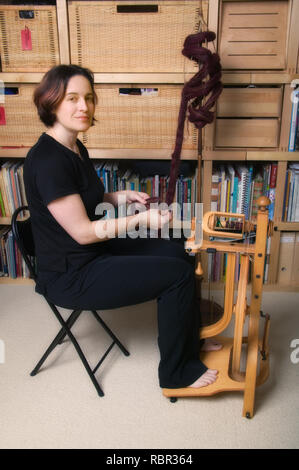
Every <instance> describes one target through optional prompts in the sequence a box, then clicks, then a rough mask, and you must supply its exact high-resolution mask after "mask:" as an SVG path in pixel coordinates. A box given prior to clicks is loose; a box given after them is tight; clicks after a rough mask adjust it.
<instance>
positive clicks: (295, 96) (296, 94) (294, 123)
mask: <svg viewBox="0 0 299 470" xmlns="http://www.w3.org/2000/svg"><path fill="white" fill-rule="evenodd" d="M298 100H299V89H296V90H294V91H293V92H292V103H293V104H292V114H291V124H290V136H289V148H288V150H289V152H294V151H295V150H296V137H297V136H296V134H297V131H298Z"/></svg>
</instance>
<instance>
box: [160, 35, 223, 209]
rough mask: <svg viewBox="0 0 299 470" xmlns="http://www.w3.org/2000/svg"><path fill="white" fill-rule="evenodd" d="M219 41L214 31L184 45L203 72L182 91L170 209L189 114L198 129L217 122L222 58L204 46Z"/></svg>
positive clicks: (190, 36)
mask: <svg viewBox="0 0 299 470" xmlns="http://www.w3.org/2000/svg"><path fill="white" fill-rule="evenodd" d="M215 38H216V34H215V33H213V32H212V31H205V32H200V33H196V34H190V35H189V36H187V38H186V39H185V42H184V48H183V50H182V54H183V55H184V56H186V57H188V58H189V59H191V60H194V61H195V62H197V63H198V65H199V66H201V68H200V70H199V72H198V73H196V74H195V75H194V77H192V78H191V80H189V82H187V83H186V84H185V85H184V87H183V90H182V98H181V105H180V110H179V116H178V127H177V133H176V141H175V148H174V152H173V154H172V157H171V167H170V178H169V184H168V189H167V193H166V203H167V204H168V205H170V204H171V203H172V202H173V198H174V194H175V187H176V180H177V177H178V172H179V167H180V157H181V150H182V144H183V138H184V124H185V118H186V113H187V110H188V112H189V114H188V119H189V121H190V122H192V123H193V124H194V125H195V127H197V129H202V128H203V127H204V126H205V125H206V124H209V123H211V122H212V121H213V119H214V113H213V112H212V111H210V109H211V108H212V107H213V106H214V105H215V103H216V100H217V98H218V97H219V95H220V94H221V92H222V89H223V85H222V83H221V64H220V57H219V55H218V54H216V53H212V52H211V51H210V50H209V49H207V48H205V47H203V46H202V44H203V43H204V42H206V41H207V42H210V41H214V39H215ZM208 77H209V79H208V80H207V81H206V82H203V80H204V79H205V78H208ZM210 93H211V96H210V97H209V98H208V100H207V101H206V103H205V104H204V105H203V106H202V105H201V101H202V99H203V98H204V97H206V96H208V95H209V94H210ZM191 99H193V101H192V102H191V103H190V104H189V106H188V102H189V101H190V100H191Z"/></svg>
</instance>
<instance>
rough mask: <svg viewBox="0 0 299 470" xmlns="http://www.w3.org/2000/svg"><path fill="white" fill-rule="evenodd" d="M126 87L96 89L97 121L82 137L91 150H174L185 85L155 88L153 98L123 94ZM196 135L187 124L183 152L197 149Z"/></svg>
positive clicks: (190, 125)
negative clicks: (121, 90) (183, 86)
mask: <svg viewBox="0 0 299 470" xmlns="http://www.w3.org/2000/svg"><path fill="white" fill-rule="evenodd" d="M124 86H126V87H127V88H128V85H120V86H119V85H97V86H95V90H96V93H97V96H98V105H97V107H96V114H95V118H96V120H97V122H96V123H95V126H93V127H91V128H90V129H89V131H88V132H87V133H86V134H84V135H83V142H84V143H85V144H86V145H87V146H88V147H90V148H111V149H116V148H117V149H126V148H131V149H135V148H136V149H169V150H172V149H173V147H174V144H175V138H176V130H177V123H178V113H179V108H180V102H181V91H182V86H181V85H171V86H170V85H156V86H155V87H156V89H157V90H158V91H157V92H154V93H156V94H153V95H121V94H120V89H121V88H122V87H124ZM135 86H136V87H140V88H141V87H142V88H147V87H152V86H153V85H144V84H143V85H134V87H135ZM129 88H130V87H129ZM197 135H198V133H197V130H196V128H195V126H194V125H193V124H191V123H188V124H185V132H184V143H183V149H186V150H187V149H192V150H193V149H197Z"/></svg>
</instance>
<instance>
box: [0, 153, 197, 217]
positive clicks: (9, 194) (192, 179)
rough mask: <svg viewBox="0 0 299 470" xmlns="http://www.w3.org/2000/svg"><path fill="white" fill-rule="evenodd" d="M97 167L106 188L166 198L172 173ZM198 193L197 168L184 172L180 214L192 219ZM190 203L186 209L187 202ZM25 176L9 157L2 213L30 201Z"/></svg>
mask: <svg viewBox="0 0 299 470" xmlns="http://www.w3.org/2000/svg"><path fill="white" fill-rule="evenodd" d="M95 170H96V172H97V174H98V176H99V178H100V179H101V181H102V183H103V184H104V187H105V192H115V191H121V190H126V189H131V190H135V191H143V192H146V193H148V194H149V195H150V196H152V197H159V199H160V201H162V202H164V201H165V197H166V192H167V188H168V182H169V176H161V175H158V174H155V175H153V176H148V177H143V178H141V177H140V176H139V175H138V174H137V173H136V172H134V170H132V169H121V168H119V163H118V162H117V161H102V162H97V163H95ZM196 194H197V169H196V170H195V172H194V174H193V175H192V176H183V175H180V176H179V178H178V180H177V183H176V195H175V201H176V202H178V203H179V204H180V209H181V214H180V218H182V219H190V217H191V216H193V215H194V212H195V209H194V202H195V201H196ZM184 203H190V207H189V206H188V212H187V211H184V213H183V204H184ZM26 204H27V201H26V194H25V188H24V180H23V162H21V161H19V162H15V161H6V162H4V163H2V165H1V167H0V217H10V216H11V215H12V214H13V212H14V211H15V210H16V209H17V208H18V207H20V206H22V205H26Z"/></svg>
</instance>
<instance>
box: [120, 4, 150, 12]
mask: <svg viewBox="0 0 299 470" xmlns="http://www.w3.org/2000/svg"><path fill="white" fill-rule="evenodd" d="M116 11H117V13H158V12H159V5H117V6H116Z"/></svg>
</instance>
